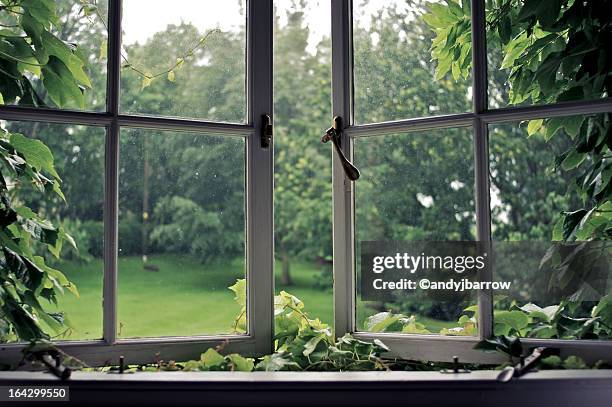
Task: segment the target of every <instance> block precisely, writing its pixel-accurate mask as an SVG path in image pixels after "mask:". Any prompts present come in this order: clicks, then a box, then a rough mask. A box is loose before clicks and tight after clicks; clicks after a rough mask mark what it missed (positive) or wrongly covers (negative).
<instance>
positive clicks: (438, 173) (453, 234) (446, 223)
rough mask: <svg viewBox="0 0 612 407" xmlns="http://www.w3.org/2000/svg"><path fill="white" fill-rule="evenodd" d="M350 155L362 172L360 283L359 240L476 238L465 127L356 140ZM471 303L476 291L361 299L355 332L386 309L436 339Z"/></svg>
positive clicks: (453, 325) (469, 149)
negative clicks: (386, 299) (412, 319)
mask: <svg viewBox="0 0 612 407" xmlns="http://www.w3.org/2000/svg"><path fill="white" fill-rule="evenodd" d="M354 157H355V162H356V165H357V167H358V168H359V169H360V171H361V174H362V176H361V178H360V179H359V180H358V181H357V182H356V183H355V210H356V216H355V227H356V232H355V233H356V259H357V262H358V264H357V278H358V279H359V278H360V269H361V265H360V264H359V262H360V258H361V248H360V247H361V243H362V242H364V241H399V242H402V241H406V242H410V241H422V242H432V241H472V240H474V239H475V234H476V231H475V218H474V216H475V213H474V166H473V148H472V136H471V130H470V129H467V128H466V129H449V130H437V131H427V132H422V133H408V134H398V135H388V136H379V137H370V138H363V139H362V138H358V139H356V140H355V142H354ZM417 277H428V276H426V275H421V276H417ZM475 303H476V295H475V291H466V292H464V293H459V294H456V293H453V294H439V293H436V292H435V291H426V290H417V291H414V292H411V293H410V294H402V295H401V296H399V295H398V297H397V300H396V301H393V302H389V303H387V302H385V303H381V302H372V301H362V300H360V299H359V298H358V300H357V327H358V329H360V330H363V329H366V330H367V326H366V319H367V318H368V317H369V316H371V315H374V314H376V313H377V312H384V311H391V312H393V313H401V314H404V315H406V316H407V317H410V316H415V317H416V322H417V323H420V324H423V325H424V326H423V328H424V329H427V330H428V331H429V332H428V333H434V334H435V333H439V332H441V331H442V330H444V329H450V328H456V327H457V326H458V325H457V320H458V318H459V316H460V315H462V312H463V310H464V309H465V308H466V307H468V306H470V305H473V304H475ZM469 316H472V315H471V314H469ZM397 328H398V330H401V329H402V327H401V326H400V327H397ZM473 328H474V329H475V326H474V327H473ZM456 331H457V330H456ZM460 332H461V333H462V334H474V332H473V331H470V332H465V331H460ZM422 333H426V332H422ZM444 333H449V332H446V331H444ZM450 333H452V332H450Z"/></svg>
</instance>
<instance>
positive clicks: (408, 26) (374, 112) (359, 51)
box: [353, 0, 471, 124]
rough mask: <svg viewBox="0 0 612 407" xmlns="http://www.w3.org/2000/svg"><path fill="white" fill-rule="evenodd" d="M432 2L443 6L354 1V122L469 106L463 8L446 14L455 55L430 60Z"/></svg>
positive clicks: (400, 0) (466, 14)
mask: <svg viewBox="0 0 612 407" xmlns="http://www.w3.org/2000/svg"><path fill="white" fill-rule="evenodd" d="M434 3H435V6H433V7H434V8H435V7H443V8H447V6H446V2H442V1H439V2H433V3H431V2H430V4H427V3H426V2H425V1H421V0H417V1H414V2H412V1H411V2H406V1H404V0H392V1H381V0H356V1H355V2H354V7H353V43H354V52H355V55H354V64H355V67H354V76H355V78H354V79H355V122H356V123H357V124H362V123H373V122H382V121H389V120H399V119H406V118H411V117H419V116H430V115H436V114H444V113H461V112H464V111H469V110H470V108H471V107H470V100H471V88H470V85H469V83H470V81H469V62H470V61H471V60H470V58H471V56H470V55H471V54H470V53H469V51H470V44H469V38H470V36H471V34H470V29H471V28H470V27H471V23H470V17H469V16H470V13H469V10H463V9H461V8H460V6H456V7H455V8H453V9H452V13H451V14H449V16H450V17H449V18H451V19H452V21H453V22H456V23H457V27H458V28H457V29H456V30H455V31H454V33H453V36H454V37H456V38H457V41H458V42H457V45H456V46H455V47H454V48H453V49H452V50H451V51H449V52H452V53H453V54H454V53H456V54H457V56H458V58H460V60H459V62H458V63H457V64H456V66H455V67H454V68H452V69H451V65H450V56H449V57H448V58H446V57H444V60H445V61H446V62H448V64H447V63H446V62H444V63H441V62H432V41H433V39H434V36H435V33H434V31H433V29H434V28H435V26H434V25H431V24H430V23H431V21H432V20H431V19H428V17H427V15H429V14H431V13H432V6H431V4H434ZM453 4H454V3H453ZM449 13H450V12H449ZM453 13H455V14H453ZM436 21H437V20H436ZM446 25H448V24H446ZM440 29H442V28H440ZM466 41H467V42H466ZM443 55H446V54H443ZM465 64H467V66H465ZM460 66H464V69H460Z"/></svg>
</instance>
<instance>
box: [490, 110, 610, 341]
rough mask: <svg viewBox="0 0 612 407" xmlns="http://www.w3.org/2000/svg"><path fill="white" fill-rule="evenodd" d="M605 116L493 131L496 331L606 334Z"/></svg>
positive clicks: (583, 335)
mask: <svg viewBox="0 0 612 407" xmlns="http://www.w3.org/2000/svg"><path fill="white" fill-rule="evenodd" d="M607 116H608V115H607V114H606V115H596V116H589V117H586V116H573V117H562V118H555V119H548V120H545V121H541V120H532V121H531V122H529V123H512V124H504V125H495V126H491V128H490V161H491V210H492V231H493V239H494V255H495V262H494V268H493V270H494V275H495V278H496V279H497V280H498V281H506V282H510V283H511V288H510V290H509V291H504V292H497V293H496V295H495V315H494V316H495V326H494V328H495V332H496V333H497V334H505V335H508V334H512V335H519V336H527V337H537V338H561V339H597V338H600V339H603V338H606V339H607V338H610V337H611V336H612V331H611V328H610V326H611V325H610V323H611V322H612V321H610V315H612V314H610V313H609V310H610V308H609V307H610V306H611V304H612V303H611V302H610V298H611V297H610V287H611V286H612V273H611V272H610V264H609V259H611V258H612V252H610V245H609V243H608V241H609V240H610V221H611V218H610V215H609V212H610V209H612V207H611V206H610V200H609V195H610V192H609V191H610V187H609V183H610V174H611V173H610V163H609V158H606V157H607V156H609V152H610V150H609V149H608V148H607V147H605V138H604V137H602V135H604V134H606V132H609V118H608V117H607ZM555 129H556V130H555ZM587 140H588V142H587ZM583 142H584V143H583ZM576 148H578V149H579V150H580V151H581V152H576ZM591 209H593V210H591ZM564 214H572V215H570V216H565V215H564ZM560 240H565V241H567V242H568V243H564V244H561V243H560V242H558V241H560ZM587 240H588V241H589V242H586V241H587ZM580 318H584V319H583V320H580Z"/></svg>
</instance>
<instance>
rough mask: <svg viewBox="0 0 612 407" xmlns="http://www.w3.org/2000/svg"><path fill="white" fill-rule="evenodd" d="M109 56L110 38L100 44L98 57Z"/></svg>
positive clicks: (104, 57)
mask: <svg viewBox="0 0 612 407" xmlns="http://www.w3.org/2000/svg"><path fill="white" fill-rule="evenodd" d="M107 56H108V40H104V41H102V43H101V44H100V54H99V55H98V59H101V60H102V59H106V57H107Z"/></svg>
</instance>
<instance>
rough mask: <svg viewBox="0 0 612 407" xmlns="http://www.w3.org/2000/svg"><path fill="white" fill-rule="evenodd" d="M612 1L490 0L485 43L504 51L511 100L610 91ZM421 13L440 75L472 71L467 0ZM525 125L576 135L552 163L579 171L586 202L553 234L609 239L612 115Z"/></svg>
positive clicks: (548, 135)
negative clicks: (428, 32)
mask: <svg viewBox="0 0 612 407" xmlns="http://www.w3.org/2000/svg"><path fill="white" fill-rule="evenodd" d="M611 6H612V1H609V0H595V1H574V0H551V1H539V0H487V1H486V30H487V44H488V47H489V50H490V52H491V50H497V49H500V50H501V56H500V58H501V65H500V68H501V69H502V70H505V71H506V72H507V74H508V76H507V82H506V86H507V93H508V95H507V96H508V99H509V102H510V104H512V105H519V104H524V103H532V104H546V103H558V102H567V101H572V100H587V99H599V98H606V97H609V96H610V91H611V90H612V53H611V52H610V40H609V39H610V37H611V35H612V21H611V19H610V13H609V11H608V10H609V9H610V7H611ZM423 18H424V19H425V21H426V22H427V23H428V24H429V26H430V27H431V29H432V30H433V31H434V32H435V39H434V40H433V43H432V48H431V50H432V57H433V59H434V60H435V61H436V63H437V67H436V77H438V78H441V77H443V76H444V75H445V74H447V73H448V72H451V73H452V76H453V78H454V79H455V80H457V79H459V78H460V77H467V75H468V74H469V72H470V70H471V62H472V59H471V58H472V57H471V46H472V45H471V32H470V24H469V22H470V1H468V0H463V1H456V0H446V3H428V12H427V13H426V14H425V15H424V16H423ZM490 58H492V56H491V54H490ZM492 74H494V73H492V72H490V75H492ZM502 91H505V90H502ZM490 92H492V90H491V89H490ZM527 131H528V134H529V135H530V136H531V135H534V134H535V133H540V134H543V135H544V137H545V139H546V140H547V141H548V140H550V139H552V138H553V137H555V136H558V135H559V134H561V133H563V132H564V133H565V134H567V135H568V136H569V137H570V138H571V139H572V140H573V146H572V147H571V148H569V149H567V151H565V152H563V153H562V154H560V155H559V156H557V157H556V160H555V166H556V167H557V168H561V169H562V170H564V171H571V170H578V172H579V175H578V176H577V177H575V179H574V180H573V183H574V186H575V187H576V188H577V190H578V191H579V192H580V196H581V198H582V202H583V205H582V207H575V208H567V210H566V211H565V212H563V213H562V216H560V218H559V220H558V222H557V224H556V226H555V229H554V232H553V236H552V240H566V241H567V240H593V239H595V240H602V239H603V240H607V239H610V238H611V237H612V202H611V201H610V195H611V190H612V183H611V182H610V180H611V178H612V161H611V160H612V154H611V152H610V148H611V147H612V124H611V123H610V114H609V113H605V114H601V115H596V116H588V117H585V116H571V117H559V118H556V117H555V118H548V119H538V120H531V121H529V122H528V123H527Z"/></svg>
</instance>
